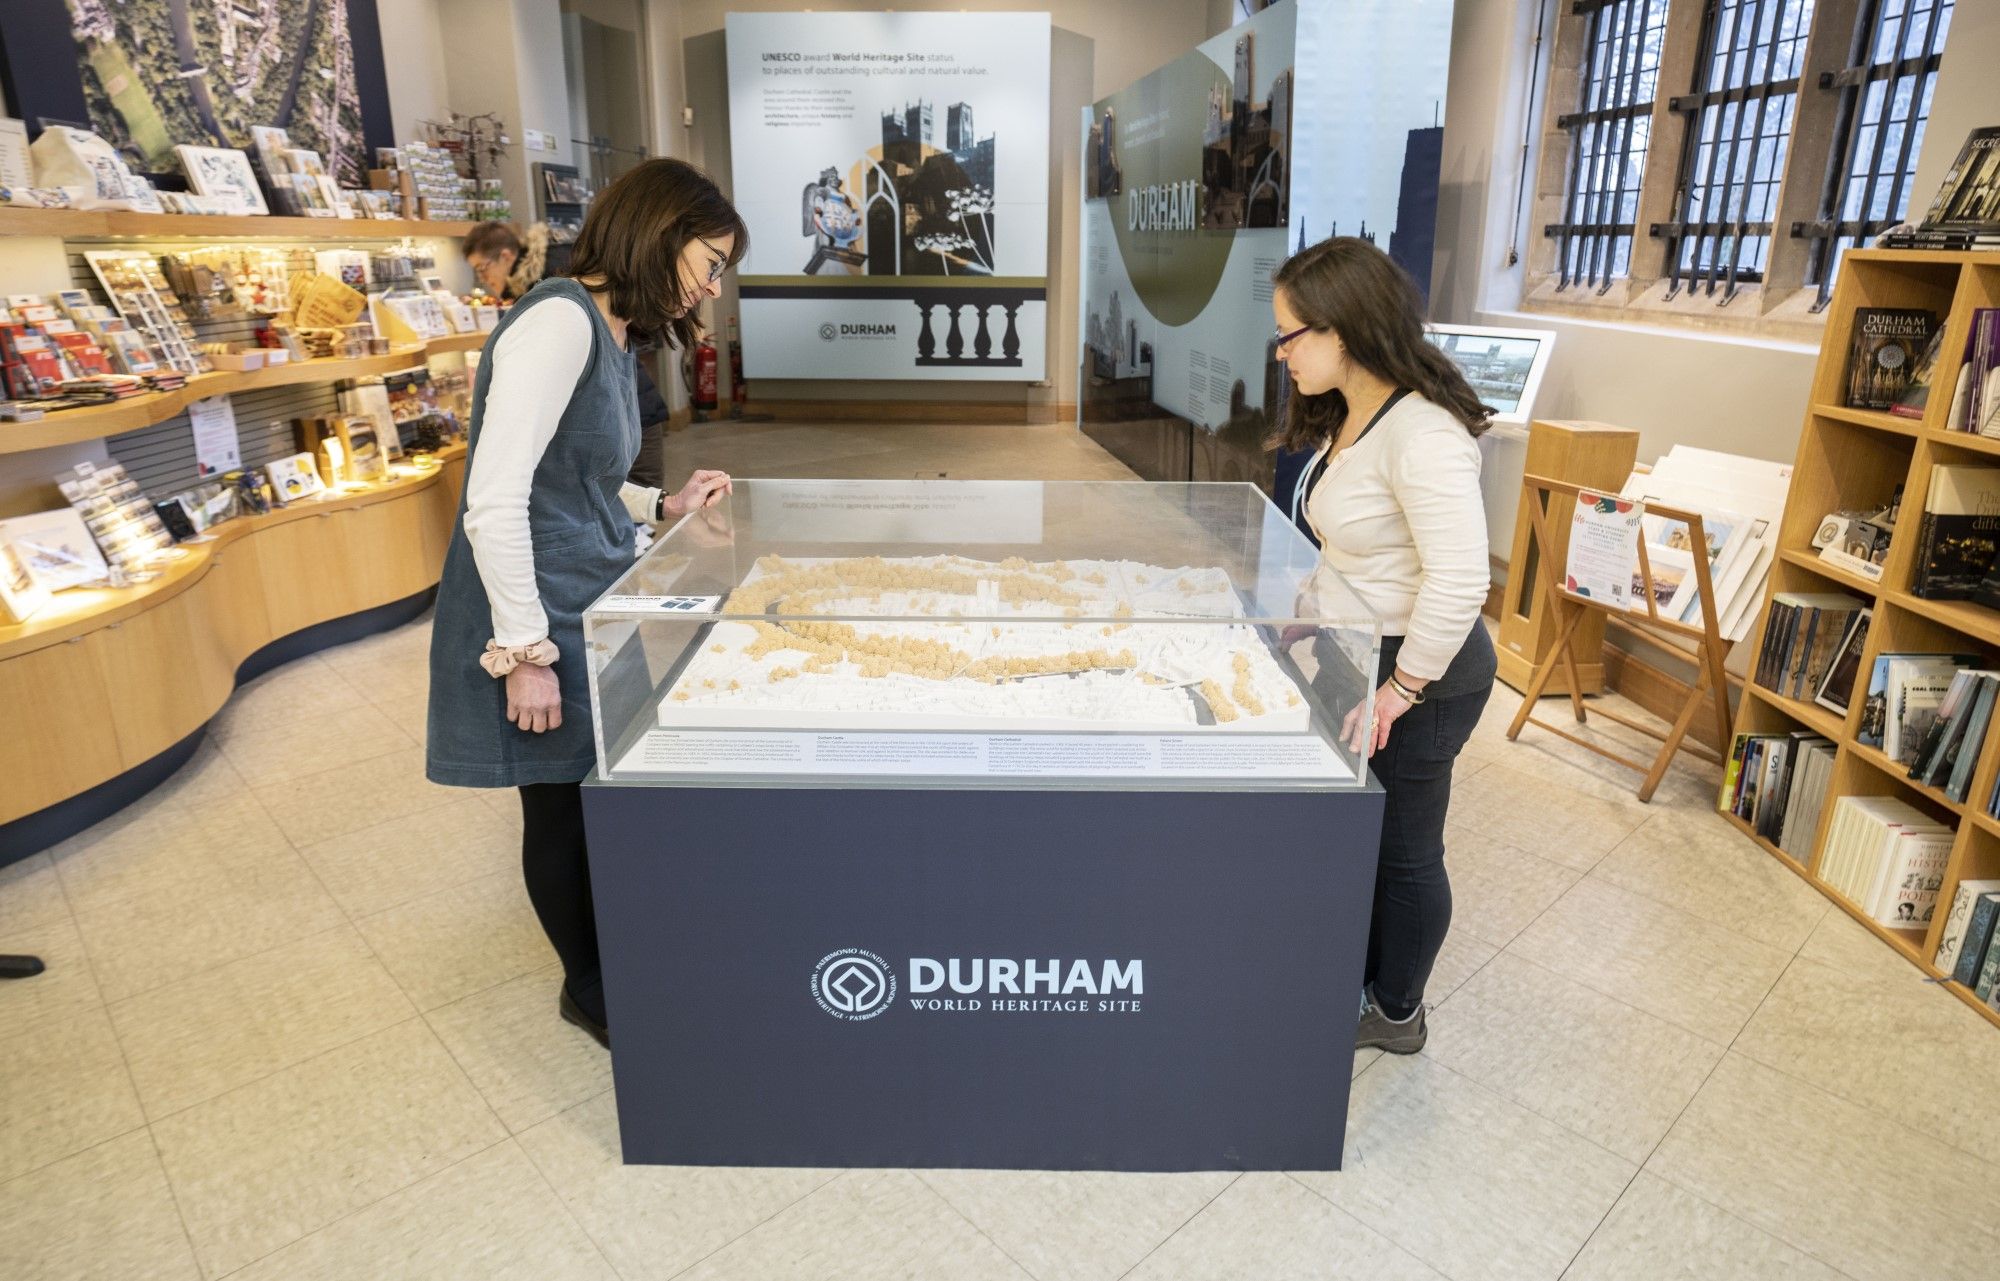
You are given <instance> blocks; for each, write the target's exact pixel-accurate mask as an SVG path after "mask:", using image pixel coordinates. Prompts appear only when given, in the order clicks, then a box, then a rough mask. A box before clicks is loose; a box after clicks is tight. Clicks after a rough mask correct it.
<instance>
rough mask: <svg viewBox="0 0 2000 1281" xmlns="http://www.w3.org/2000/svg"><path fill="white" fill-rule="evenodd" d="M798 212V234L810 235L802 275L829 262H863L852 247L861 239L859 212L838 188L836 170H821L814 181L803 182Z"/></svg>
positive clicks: (817, 271)
mask: <svg viewBox="0 0 2000 1281" xmlns="http://www.w3.org/2000/svg"><path fill="white" fill-rule="evenodd" d="M800 212H801V219H800V221H801V223H802V226H801V228H800V231H799V234H800V235H802V236H810V237H812V241H813V252H812V257H811V258H810V259H808V260H807V261H806V270H805V274H806V275H808V276H816V275H818V274H819V271H820V268H822V267H824V266H826V265H827V264H828V263H830V262H837V263H841V264H844V265H846V266H849V267H859V266H861V265H862V264H863V263H864V262H866V261H867V258H866V256H865V255H864V254H863V253H862V252H861V250H859V249H857V248H856V247H855V243H856V242H857V241H859V240H860V239H861V211H860V209H859V208H858V207H857V206H856V205H855V203H854V197H853V196H850V195H848V194H847V192H846V191H844V190H842V188H841V180H840V171H839V170H838V169H834V168H827V169H823V170H821V171H820V175H819V180H818V181H817V182H809V183H807V184H806V187H805V192H804V193H803V195H802V196H801V198H800Z"/></svg>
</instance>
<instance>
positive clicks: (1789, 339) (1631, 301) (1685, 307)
mask: <svg viewBox="0 0 2000 1281" xmlns="http://www.w3.org/2000/svg"><path fill="white" fill-rule="evenodd" d="M1666 295H1667V284H1666V282H1665V281H1655V282H1653V283H1652V284H1650V285H1648V286H1646V287H1644V288H1643V289H1641V288H1639V287H1638V286H1637V285H1635V284H1634V283H1633V282H1630V281H1615V282H1613V284H1612V287H1611V289H1610V290H1609V291H1607V292H1606V293H1604V294H1599V293H1598V292H1597V291H1596V290H1595V289H1594V288H1592V287H1590V286H1587V285H1586V286H1577V285H1572V286H1570V287H1569V288H1568V289H1565V290H1562V291H1560V292H1558V291H1557V289H1556V282H1555V281H1554V280H1553V279H1549V278H1544V279H1542V280H1540V281H1536V282H1531V283H1530V287H1529V290H1528V293H1527V296H1526V297H1524V298H1523V299H1522V300H1521V306H1520V309H1519V310H1520V314H1522V315H1524V316H1527V317H1531V318H1532V317H1536V316H1540V317H1556V318H1562V319H1568V320H1577V321H1585V322H1592V323H1596V324H1604V325H1613V326H1617V327H1619V328H1624V329H1638V330H1651V331H1655V332H1659V333H1662V334H1670V335H1672V336H1675V337H1680V338H1712V339H1716V340H1719V341H1730V342H1743V341H1745V340H1749V341H1755V342H1759V343H1768V344H1770V345H1772V346H1774V347H1781V348H1806V349H1811V350H1817V349H1818V348H1819V345H1820V340H1821V338H1822V337H1824V335H1825V330H1826V317H1825V315H1824V313H1822V314H1819V315H1815V314H1813V312H1812V311H1811V306H1812V302H1813V298H1814V291H1813V290H1810V289H1796V290H1789V291H1786V292H1785V293H1784V294H1783V295H1782V296H1780V297H1776V298H1771V297H1767V296H1766V294H1765V292H1764V288H1763V286H1762V285H1746V286H1743V287H1742V288H1739V289H1738V290H1737V292H1736V297H1734V298H1733V299H1731V300H1730V301H1729V303H1728V305H1727V306H1721V305H1718V301H1719V295H1718V296H1717V297H1714V298H1711V297H1709V296H1708V295H1707V294H1705V293H1699V292H1694V291H1691V290H1689V289H1687V288H1685V287H1684V288H1682V289H1681V291H1680V293H1679V294H1678V296H1676V297H1674V298H1671V299H1669V298H1668V297H1667V296H1666Z"/></svg>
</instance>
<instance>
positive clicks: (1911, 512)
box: [1723, 249, 2000, 1024]
mask: <svg viewBox="0 0 2000 1281" xmlns="http://www.w3.org/2000/svg"><path fill="white" fill-rule="evenodd" d="M1994 306H2000V253H1952V252H1942V251H1937V252H1931V251H1908V250H1888V249H1856V250H1849V251H1848V253H1847V255H1846V257H1845V258H1844V260H1843V261H1842V264H1841V268H1840V280H1839V282H1838V284H1837V285H1836V286H1835V289H1834V295H1833V302H1832V305H1831V307H1830V308H1829V309H1828V312H1827V322H1826V337H1825V340H1824V343H1823V344H1822V346H1821V348H1820V357H1819V364H1818V367H1817V369H1816V371H1815V372H1814V375H1813V385H1812V403H1811V404H1810V405H1809V406H1808V407H1807V411H1806V419H1805V428H1804V430H1803V431H1802V433H1801V434H1800V437H1799V452H1798V459H1797V464H1796V466H1795V467H1794V469H1793V474H1792V488H1791V494H1790V497H1789V498H1788V500H1787V501H1786V504H1785V517H1784V523H1783V525H1782V527H1781V529H1780V535H1779V546H1780V548H1781V549H1782V550H1781V553H1780V555H1779V558H1778V563H1777V565H1776V566H1774V568H1773V570H1772V573H1771V581H1770V586H1769V588H1768V594H1767V596H1766V598H1765V605H1764V616H1763V618H1762V619H1760V620H1759V622H1758V625H1757V631H1756V635H1755V637H1754V638H1753V640H1752V642H1751V644H1750V652H1751V653H1752V654H1758V653H1761V652H1762V651H1763V643H1764V630H1765V628H1766V627H1767V626H1768V625H1769V620H1770V597H1771V596H1775V595H1777V594H1778V593H1781V592H1830V591H1843V592H1847V593H1849V594H1851V595H1853V596H1856V597H1859V598H1860V599H1861V600H1862V601H1863V602H1864V604H1866V605H1868V606H1869V607H1871V608H1872V609H1873V611H1874V616H1873V618H1872V620H1871V622H1870V625H1869V629H1868V638H1867V646H1866V648H1865V650H1864V651H1863V654H1862V661H1861V667H1860V675H1859V677H1858V679H1857V685H1858V688H1856V689H1855V690H1853V691H1852V692H1851V693H1850V695H1849V701H1848V709H1847V712H1846V714H1844V715H1843V714H1841V713H1839V712H1836V711H1833V710H1831V709H1829V708H1826V707H1823V706H1820V705H1819V704H1817V703H1815V702H1813V701H1811V698H1810V696H1808V697H1807V698H1806V699H1804V700H1798V699H1792V698H1787V697H1784V696H1783V695H1781V694H1778V693H1776V692H1774V691H1772V690H1770V689H1767V688H1765V687H1764V686H1762V685H1760V684H1758V683H1757V682H1756V681H1755V680H1752V681H1750V682H1748V683H1747V684H1746V685H1745V687H1744V689H1745V697H1744V699H1743V703H1742V706H1741V710H1740V711H1739V713H1738V716H1737V723H1736V729H1737V732H1738V733H1748V734H1784V733H1789V732H1792V731H1795V730H1809V731H1812V732H1814V733H1817V734H1821V735H1824V736H1825V737H1826V738H1828V739H1830V740H1831V741H1832V742H1833V743H1834V744H1835V745H1836V748H1837V755H1836V758H1835V762H1834V772H1833V777H1832V782H1831V784H1830V785H1829V787H1828V791H1827V802H1826V804H1825V805H1824V806H1822V807H1821V811H1820V814H1819V819H1818V826H1817V830H1816V831H1815V832H1814V834H1813V838H1812V843H1811V845H1810V847H1809V848H1808V850H1807V852H1806V856H1805V859H1804V861H1803V862H1800V861H1798V860H1795V859H1793V858H1792V857H1790V856H1789V855H1787V854H1785V853H1784V852H1783V851H1781V850H1780V849H1778V847H1777V846H1775V845H1773V844H1772V843H1771V842H1770V841H1767V840H1764V839H1763V838H1761V837H1759V836H1757V835H1756V833H1755V832H1754V831H1753V830H1752V829H1751V827H1750V825H1749V824H1747V823H1745V822H1743V821H1742V820H1741V819H1739V818H1737V817H1736V816H1734V815H1733V814H1730V813H1728V812H1727V811H1726V810H1725V811H1724V812H1723V817H1724V818H1725V819H1728V820H1729V821H1730V822H1731V823H1734V824H1735V825H1736V826H1737V827H1739V828H1741V829H1743V831H1744V832H1745V834H1746V835H1748V836H1750V838H1751V839H1752V840H1754V841H1756V843H1757V844H1758V845H1759V846H1761V847H1762V848H1763V849H1764V850H1765V851H1766V852H1767V853H1769V854H1770V855H1772V857H1774V858H1776V859H1777V860H1778V861H1779V862H1780V863H1782V864H1784V865H1785V866H1786V867H1788V868H1790V869H1791V870H1792V871H1794V872H1796V873H1797V874H1798V875H1800V876H1802V877H1804V878H1805V880H1806V881H1807V882H1808V883H1809V884H1811V885H1812V886H1813V887H1814V888H1816V889H1818V890H1819V891H1820V892H1821V893H1822V894H1825V895H1826V896H1827V897H1828V898H1829V899H1831V900H1833V902H1834V903H1836V904H1837V905H1839V906H1840V907H1841V908H1842V909H1844V910H1845V911H1846V912H1847V913H1848V914H1849V915H1850V916H1852V917H1854V918H1855V919H1856V920H1858V921H1860V922H1861V924H1862V925H1864V926H1865V927H1867V928H1868V929H1869V930H1870V931H1871V932H1873V933H1874V934H1875V935H1876V936H1877V937H1879V938H1881V939H1882V940H1883V941H1884V942H1885V943H1887V944H1888V945H1889V946H1890V947H1892V948H1894V949H1895V950H1896V951H1898V952H1900V953H1901V954H1902V955H1903V956H1904V957H1905V958H1907V959H1908V960H1909V961H1910V962H1911V963H1912V964H1913V965H1915V966H1916V967H1917V968H1918V969H1920V970H1922V971H1923V972H1924V973H1925V974H1926V975H1928V976H1930V977H1931V978H1932V979H1935V980H1939V981H1940V982H1941V983H1942V986H1944V987H1945V988H1946V989H1947V990H1948V991H1950V992H1952V993H1953V994H1954V995H1956V996H1958V997H1959V998H1960V999H1961V1000H1963V1001H1965V1002H1966V1003H1967V1004H1968V1005H1970V1006H1972V1007H1973V1008H1974V1009H1976V1010H1978V1011H1979V1012H1980V1013H1981V1014H1983V1015H1985V1016H1986V1017H1987V1018H1988V1019H1990V1020H1992V1021H1993V1022H1994V1023H1996V1024H2000V1012H1995V1011H1994V1010H1991V1009H1989V1008H1987V1007H1986V1006H1985V1005H1984V1004H1982V1003H1981V1002H1980V1001H1979V999H1978V998H1977V997H1976V996H1975V995H1974V994H1973V993H1972V991H1971V990H1970V989H1969V988H1966V987H1965V986H1964V985H1962V984H1958V983H1953V982H1949V981H1947V980H1946V976H1944V975H1943V974H1941V973H1940V972H1939V971H1938V969H1937V967H1936V965H1935V964H1933V958H1934V957H1935V956H1936V954H1937V950H1938V944H1939V942H1940V939H1941V935H1942V933H1943V930H1944V926H1945V918H1946V916H1947V915H1948V912H1949V908H1950V906H1951V901H1952V896H1953V894H1954V893H1955V892H1956V890H1957V887H1958V884H1959V882H1960V881H1962V880H1978V879H1985V878H1992V877H2000V819H1995V818H1993V817H1992V816H1990V815H1988V814H1987V813H1986V801H1987V798H1988V797H1989V796H1990V795H1991V794H1992V792H1993V786H1994V781H1995V779H1996V778H2000V733H1989V734H1988V735H1987V736H1986V741H1985V743H1984V744H1983V745H1982V747H1981V749H1980V754H1979V760H1978V763H1977V767H1976V769H1975V770H1974V772H1973V775H1972V784H1971V787H1970V790H1969V791H1968V792H1967V793H1966V799H1965V800H1964V801H1953V800H1952V799H1950V798H1949V797H1948V796H1947V795H1946V794H1945V793H1944V792H1942V791H1941V790H1939V789H1938V788H1935V787H1926V786H1923V785H1921V784H1918V783H1916V782H1914V781H1912V780H1911V779H1910V778H1909V777H1908V776H1907V771H1906V770H1905V768H1904V767H1903V766H1901V765H1899V764H1898V763H1896V762H1895V761H1893V760H1891V759H1890V758H1889V757H1888V756H1886V755H1884V754H1883V753H1882V752H1881V750H1880V749H1878V748H1875V747H1871V746H1868V745H1866V744H1863V743H1861V742H1859V741H1858V738H1857V736H1858V733H1859V730H1860V727H1861V715H1862V710H1863V707H1864V704H1865V701H1866V695H1867V685H1868V678H1869V674H1870V673H1871V672H1872V671H1873V670H1874V666H1875V659H1876V656H1877V655H1879V654H1884V653H1901V652H1929V651H1935V652H1942V653H1966V654H1977V655H1978V656H1979V657H1980V659H1981V665H1982V666H1987V667H1997V666H2000V611H1994V610H1990V609H1986V608H1984V607H1982V606H1979V605H1975V604H1972V603H1971V602H1969V601H1933V600H1923V599H1920V598H1919V597H1917V596H1915V595H1912V594H1911V592H1910V590H1909V588H1910V585H1911V583H1912V581H1913V578H1914V575H1915V572H1916V569H1917V565H1916V559H1917V542H1918V537H1919V528H1920V525H1921V522H1922V519H1923V511H1924V500H1925V496H1926V490H1927V489H1928V488H1929V484H1930V476H1931V467H1932V466H1933V465H1934V464H1937V463H1982V462H1986V461H1988V459H1989V457H1990V460H1991V463H1992V465H1994V466H2000V440H1988V439H1984V438H1981V437H1978V436H1975V435H1971V434H1969V433H1965V432H1952V431H1947V430H1945V427H1944V424H1945V421H1946V419H1947V417H1948V416H1949V411H1950V406H1951V400H1952V395H1951V389H1952V387H1953V386H1954V384H1955V382H1956V380H1957V377H1958V367H1959V363H1960V357H1961V354H1962V353H1963V352H1964V350H1965V347H1966V338H1967V335H1968V333H1969V332H1970V327H1971V323H1972V313H1973V311H1974V310H1975V309H1976V308H1980V307H1994ZM1860 307H1924V308H1928V309H1930V310H1931V311H1934V312H1936V313H1937V314H1938V315H1939V316H1940V317H1942V318H1944V323H1945V336H1944V343H1943V347H1942V348H1941V351H1940V356H1939V360H1938V365H1937V370H1936V373H1935V377H1934V379H1933V381H1932V384H1931V387H1932V392H1931V395H1930V398H1929V403H1928V408H1927V411H1926V413H1925V416H1924V417H1923V419H1922V420H1915V419H1909V418H1901V417H1897V416H1895V415H1892V414H1887V413H1876V412H1872V411H1868V410H1861V409H1849V408H1846V407H1844V406H1843V404H1842V401H1843V400H1844V399H1845V388H1846V382H1847V362H1848V353H1849V349H1850V347H1851V345H1852V338H1853V330H1854V314H1855V309H1856V308H1860ZM1899 484H1900V485H1902V486H1903V499H1902V506H1901V509H1900V511H1899V513H1898V518H1897V523H1896V528H1895V532H1894V535H1893V537H1892V539H1891V542H1890V544H1889V554H1888V559H1887V561H1886V562H1885V564H1884V566H1883V573H1882V578H1881V581H1879V582H1873V581H1870V580H1868V579H1866V578H1864V577H1862V576H1860V575H1858V574H1854V573H1849V572H1847V571H1845V570H1842V569H1840V568H1837V567H1836V566H1834V565H1831V564H1829V563H1827V562H1825V561H1823V560H1821V559H1819V557H1818V554H1817V553H1816V551H1815V550H1814V549H1813V546H1812V536H1813V532H1814V530H1815V529H1817V528H1818V526H1819V523H1820V521H1821V520H1822V519H1823V518H1824V517H1825V516H1826V515H1827V514H1828V513H1829V512H1834V511H1840V510H1848V509H1855V510H1869V509H1876V508H1880V507H1883V506H1886V505H1887V504H1888V502H1889V500H1890V498H1891V495H1892V493H1893V491H1894V489H1895V487H1896V486H1897V485H1899ZM1842 796H1890V797H1895V798H1897V799H1900V800H1902V801H1904V802H1905V803H1907V804H1909V805H1911V806H1913V807H1914V808H1916V809H1917V810H1919V811H1921V812H1923V813H1924V814H1926V815H1929V816H1930V817H1931V818H1933V819H1935V820H1936V821H1937V822H1939V823H1942V824H1944V825H1946V826H1948V827H1949V828H1951V829H1952V830H1953V832H1955V834H1956V835H1955V837H1954V841H1953V845H1952V850H1951V860H1950V862H1949V864H1948V865H1947V867H1946V870H1945V879H1944V885H1943V887H1942V888H1941V889H1940V890H1939V892H1938V903H1937V907H1936V909H1935V910H1934V911H1933V912H1932V915H1931V921H1930V923H1929V924H1928V925H1926V926H1923V927H1920V928H1915V929H1908V930H1898V929H1891V928H1888V927H1886V926H1883V925H1881V924H1879V923H1878V922H1876V921H1874V920H1873V919H1871V918H1870V917H1869V915H1868V913H1867V911H1866V910H1865V909H1864V908H1863V907H1861V906H1859V905H1857V904H1855V903H1853V902H1850V901H1849V900H1848V899H1847V898H1846V897H1845V896H1844V895H1842V894H1840V893H1838V892H1837V891H1835V890H1834V889H1832V888H1831V887H1829V886H1828V885H1827V884H1826V883H1825V882H1824V881H1823V880H1822V879H1821V878H1820V874H1819V873H1820V858H1821V855H1822V853H1823V850H1824V846H1825V841H1826V836H1827V827H1828V818H1829V815H1831V814H1832V812H1833V809H1834V801H1835V800H1836V799H1837V798H1839V797H1842Z"/></svg>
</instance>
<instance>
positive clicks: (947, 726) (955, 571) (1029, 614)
mask: <svg viewBox="0 0 2000 1281" xmlns="http://www.w3.org/2000/svg"><path fill="white" fill-rule="evenodd" d="M926 583H937V584H940V585H941V586H939V587H927V586H925V585H924V584H926ZM746 606H747V607H749V608H753V609H755V610H756V612H759V613H763V612H766V611H768V612H769V613H770V616H771V621H770V622H747V621H738V620H735V619H726V620H724V621H720V622H718V623H716V624H715V626H714V627H713V628H712V629H711V630H710V632H709V634H708V635H707V636H706V637H705V638H704V639H703V641H702V644H701V649H700V651H699V652H698V653H697V654H696V655H694V657H693V658H692V659H691V660H690V661H689V663H688V664H687V666H686V668H685V669H684V670H683V671H682V673H681V676H680V678H679V679H678V680H677V681H676V682H675V683H674V685H673V688H672V689H670V690H669V691H668V692H667V694H666V696H665V697H664V698H663V699H662V700H661V703H660V709H659V723H660V725H661V726H663V727H667V728H680V729H697V728H742V729H793V730H813V729H824V730H857V731H859V730H945V731H950V730H1107V729H1116V730H1136V731H1151V732H1159V731H1167V732H1175V733H1190V732H1205V731H1211V730H1228V731H1232V732H1239V733H1240V732H1243V731H1246V730H1247V731H1254V732H1287V733H1297V732H1302V731H1305V730H1307V729H1309V728H1310V726H1311V720H1312V716H1311V709H1310V707H1309V706H1308V704H1307V701H1306V699H1305V697H1304V696H1303V694H1302V693H1301V691H1300V689H1299V687H1298V685H1297V683H1296V682H1295V681H1294V680H1293V679H1292V678H1291V677H1290V676H1289V675H1287V674H1286V672H1285V670H1284V669H1283V668H1281V667H1280V666H1279V665H1278V663H1277V660H1276V659H1275V657H1274V656H1273V654H1272V652H1271V649H1270V646H1269V645H1268V644H1267V642H1266V640H1265V639H1264V637H1263V636H1262V635H1261V634H1260V631H1259V629H1258V628H1257V627H1254V626H1251V625H1249V624H1246V623H1242V622H1238V621H1232V620H1237V619H1240V618H1241V617H1242V610H1241V607H1240V605H1239V604H1238V602H1237V598H1236V594H1235V591H1234V590H1233V588H1232V586H1231V584H1230V582H1229V578H1228V575H1227V574H1225V573H1223V572H1222V571H1221V570H1219V569H1175V570H1169V569H1162V568H1159V567H1157V566H1150V565H1141V564H1137V563H1135V562H1132V561H1070V562H1062V563H1058V564H1054V565H1049V564H1029V563H1028V562H1024V561H1007V562H1002V563H1001V564H997V565H996V564H993V563H990V562H981V561H972V560H967V559H964V558H962V557H955V556H941V557H920V558H909V559H899V560H880V559H873V558H869V559H857V560H850V561H841V560H779V559H778V558H775V557H766V558H765V559H764V560H762V561H760V562H759V563H758V566H757V568H756V569H755V570H753V571H752V572H751V574H750V575H749V576H748V577H746V578H745V579H744V581H743V584H742V586H741V587H740V588H738V590H737V593H736V594H735V595H733V596H732V597H731V600H730V602H729V604H727V605H726V606H725V607H724V612H726V613H727V612H741V611H742V610H744V609H745V608H746ZM822 619H824V620H826V621H824V622H821V621H819V620H822Z"/></svg>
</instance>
